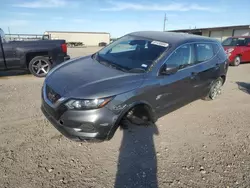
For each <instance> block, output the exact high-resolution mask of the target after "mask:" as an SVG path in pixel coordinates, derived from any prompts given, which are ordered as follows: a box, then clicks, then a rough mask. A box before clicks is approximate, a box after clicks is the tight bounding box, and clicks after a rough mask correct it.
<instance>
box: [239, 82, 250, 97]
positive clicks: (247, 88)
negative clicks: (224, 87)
mask: <svg viewBox="0 0 250 188" xmlns="http://www.w3.org/2000/svg"><path fill="white" fill-rule="evenodd" d="M236 83H237V85H238V88H239V89H240V90H241V91H243V92H245V93H248V94H250V83H246V82H236Z"/></svg>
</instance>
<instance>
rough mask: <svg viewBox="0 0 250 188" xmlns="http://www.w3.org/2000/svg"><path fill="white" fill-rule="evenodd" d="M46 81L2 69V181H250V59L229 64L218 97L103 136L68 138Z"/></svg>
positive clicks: (29, 185) (23, 185)
mask: <svg viewBox="0 0 250 188" xmlns="http://www.w3.org/2000/svg"><path fill="white" fill-rule="evenodd" d="M95 50H97V48H82V49H81V48H77V49H69V53H70V55H71V56H72V57H73V56H79V55H85V54H88V53H91V52H93V51H95ZM0 74H2V75H7V74H6V73H0ZM9 75H12V73H11V74H9ZM42 82H43V79H39V78H35V77H33V76H31V75H18V76H1V77H0V161H1V162H0V187H11V188H12V187H13V188H17V187H18V188H34V187H50V188H51V187H84V188H85V187H96V188H104V187H106V188H109V187H114V186H115V187H116V188H118V187H128V188H130V187H136V188H140V187H143V188H145V187H162V188H163V187H164V188H165V187H220V188H222V187H225V188H226V187H242V188H243V187H250V100H249V99H250V64H245V65H241V66H239V67H230V69H229V73H228V79H227V82H226V84H225V86H224V90H223V94H222V95H221V96H220V97H219V98H218V99H217V100H215V101H211V102H206V101H202V100H198V101H195V102H193V103H191V104H189V105H187V106H185V107H182V108H181V109H178V110H176V111H174V112H172V113H170V114H168V115H166V116H164V117H162V118H161V119H159V121H158V122H157V123H156V124H157V126H156V127H151V128H144V127H142V128H141V127H132V128H130V129H129V130H126V131H123V130H118V131H117V133H116V134H115V136H114V138H113V139H112V140H110V141H106V142H102V143H79V142H73V141H70V140H68V139H66V138H65V137H63V136H61V134H60V133H59V132H58V131H57V130H56V129H55V128H54V127H53V126H52V125H50V123H48V121H46V119H45V118H44V117H43V115H42V113H41V111H40V90H41V86H42Z"/></svg>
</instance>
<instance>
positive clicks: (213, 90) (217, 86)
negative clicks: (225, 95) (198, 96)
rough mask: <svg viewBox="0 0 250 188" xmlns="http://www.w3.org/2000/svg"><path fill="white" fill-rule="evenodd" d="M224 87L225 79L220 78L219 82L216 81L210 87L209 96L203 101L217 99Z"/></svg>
mask: <svg viewBox="0 0 250 188" xmlns="http://www.w3.org/2000/svg"><path fill="white" fill-rule="evenodd" d="M222 85H223V79H222V78H221V77H220V78H218V79H217V80H215V81H214V82H213V83H212V84H211V87H210V90H209V92H208V94H207V96H205V97H204V98H203V100H206V101H211V100H214V99H216V98H217V97H218V96H219V95H220V94H221V87H222Z"/></svg>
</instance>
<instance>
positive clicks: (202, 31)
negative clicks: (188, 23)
mask: <svg viewBox="0 0 250 188" xmlns="http://www.w3.org/2000/svg"><path fill="white" fill-rule="evenodd" d="M173 31H174V32H185V33H192V34H196V35H202V36H207V37H211V38H215V39H217V40H219V41H223V40H225V39H226V38H228V37H231V36H250V25H237V26H227V27H211V28H195V29H180V30H173Z"/></svg>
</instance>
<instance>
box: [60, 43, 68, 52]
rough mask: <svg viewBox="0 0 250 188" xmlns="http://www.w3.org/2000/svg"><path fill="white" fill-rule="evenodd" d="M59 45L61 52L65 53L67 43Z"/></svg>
mask: <svg viewBox="0 0 250 188" xmlns="http://www.w3.org/2000/svg"><path fill="white" fill-rule="evenodd" d="M61 47H62V51H63V53H67V44H65V43H64V44H62V45H61Z"/></svg>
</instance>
